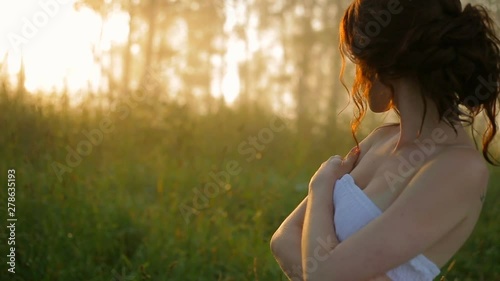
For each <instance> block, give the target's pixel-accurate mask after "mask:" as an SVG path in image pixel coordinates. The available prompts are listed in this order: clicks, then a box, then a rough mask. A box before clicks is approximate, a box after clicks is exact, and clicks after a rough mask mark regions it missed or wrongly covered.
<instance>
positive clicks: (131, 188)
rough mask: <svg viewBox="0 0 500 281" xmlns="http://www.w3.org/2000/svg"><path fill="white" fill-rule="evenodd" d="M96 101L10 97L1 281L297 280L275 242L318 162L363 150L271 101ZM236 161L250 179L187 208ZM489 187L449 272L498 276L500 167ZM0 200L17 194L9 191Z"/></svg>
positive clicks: (1, 138) (2, 96)
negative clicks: (117, 105)
mask: <svg viewBox="0 0 500 281" xmlns="http://www.w3.org/2000/svg"><path fill="white" fill-rule="evenodd" d="M96 99H97V98H96V97H94V98H88V100H86V101H83V103H82V104H81V105H79V106H77V107H68V108H66V107H64V106H61V101H60V98H57V99H55V100H53V99H52V98H47V95H41V96H38V95H28V96H27V95H19V93H16V92H15V91H10V92H7V91H6V89H5V88H4V89H3V90H2V91H1V92H0V124H2V134H0V155H2V160H1V161H0V170H2V171H6V170H7V169H12V168H14V169H16V175H17V191H16V211H17V217H18V222H17V224H16V226H17V227H16V239H17V240H16V258H17V267H16V272H17V273H16V275H15V277H14V279H12V276H11V275H7V271H6V270H2V271H1V272H0V279H1V280H41V281H43V280H47V281H48V280H50V281H55V280H86V281H88V280H182V281H184V280H285V277H284V276H283V274H282V273H281V271H280V269H279V267H278V265H277V264H276V263H275V261H274V259H273V257H272V256H271V253H270V250H269V239H270V237H271V235H272V233H273V231H274V230H275V229H276V228H277V227H278V225H279V224H280V223H281V222H282V220H283V219H284V218H285V217H286V216H287V215H288V214H289V213H290V211H291V210H292V209H293V208H294V207H295V206H296V205H297V204H298V203H299V202H300V201H301V199H302V198H303V197H304V196H305V195H306V186H307V182H308V180H309V178H310V176H311V175H312V173H313V172H314V170H315V169H316V168H317V165H319V163H321V162H322V161H323V160H324V159H325V158H326V157H327V156H329V155H331V154H333V153H339V154H341V153H346V152H347V151H348V150H349V148H350V147H352V145H353V140H352V139H351V137H350V132H349V130H348V126H347V124H346V126H345V127H344V128H342V127H341V128H338V129H337V130H338V131H337V132H336V133H335V134H334V135H332V136H331V137H330V139H328V141H325V138H324V137H323V136H322V135H321V134H316V135H313V136H312V137H311V138H309V139H304V138H303V137H302V135H300V134H298V132H297V130H296V129H293V127H292V126H291V124H292V123H291V122H290V120H288V119H286V118H285V119H279V120H278V119H276V117H277V116H276V115H275V114H274V113H273V112H271V111H268V110H266V109H259V110H258V112H259V113H258V114H251V115H249V114H247V113H244V112H245V110H236V109H234V108H231V107H227V106H225V105H224V104H223V103H219V104H220V107H219V108H218V110H217V111H215V112H214V113H207V114H204V115H200V114H198V113H196V112H195V111H194V110H192V109H191V108H190V107H189V106H187V105H179V104H176V103H166V104H163V105H162V107H155V103H151V102H148V101H147V99H144V100H143V102H138V103H135V104H134V103H129V104H131V105H133V107H132V106H131V107H130V111H129V114H128V115H124V114H123V112H121V114H120V112H118V111H117V110H115V109H113V108H112V107H96V106H93V105H91V104H95V103H96ZM97 104H99V103H97ZM278 117H279V116H278ZM106 118H109V120H111V123H110V124H111V126H109V127H110V128H112V129H111V131H110V132H107V133H105V132H102V140H101V141H100V142H97V140H98V138H96V137H95V136H94V137H90V138H89V137H87V136H85V134H84V133H83V132H84V131H85V132H96V130H100V128H102V121H103V120H105V119H106ZM158 120H160V121H158ZM271 122H276V123H272V124H274V126H272V125H271ZM282 124H287V127H286V129H284V130H280V131H278V130H275V131H272V130H270V131H271V132H272V134H270V136H264V137H263V139H266V140H269V142H268V143H267V144H264V143H263V142H260V145H263V147H262V148H259V149H262V150H261V151H258V150H257V149H255V150H254V152H255V153H247V152H243V153H241V152H242V150H240V151H239V148H238V147H239V146H241V145H242V143H243V144H245V143H247V144H248V143H250V141H251V137H254V136H256V137H257V138H258V136H259V134H262V132H263V131H265V130H266V128H267V129H269V128H276V127H278V125H279V127H281V125H282ZM267 132H269V130H268V131H267ZM262 136H263V135H261V137H262ZM93 138H94V139H93ZM331 138H333V140H331ZM92 139H93V140H94V141H95V143H96V145H92V149H91V152H90V153H89V154H88V155H84V156H82V160H81V163H79V164H78V165H75V166H74V167H71V171H66V172H65V173H63V174H62V175H60V176H61V177H60V179H59V176H58V175H57V172H56V170H54V163H56V162H57V163H60V164H62V165H67V166H68V167H69V166H70V165H69V164H68V162H67V160H66V157H67V155H68V150H67V147H70V148H73V149H75V150H77V149H78V146H79V145H80V144H81V143H83V142H84V141H89V140H92ZM331 143H333V145H330V144H331ZM244 147H245V149H246V150H248V147H250V146H244ZM82 151H85V149H83V150H82ZM87 151H88V149H87ZM257 152H258V153H257ZM231 161H232V162H233V163H234V162H236V163H237V165H238V167H239V171H238V173H237V174H234V175H230V176H229V177H227V178H226V180H225V183H224V185H223V186H224V188H220V189H219V191H218V192H215V193H214V192H212V191H211V194H214V196H211V197H213V198H208V200H207V201H208V203H207V204H208V205H207V206H202V207H199V206H198V207H196V209H197V210H196V213H183V212H181V206H183V205H184V206H186V205H187V206H190V207H193V206H195V205H194V204H195V203H193V202H194V201H193V200H198V201H197V202H198V203H199V202H201V203H200V204H202V205H203V204H205V203H203V202H202V201H200V199H199V198H198V199H196V197H195V196H196V194H197V193H196V191H195V190H197V191H199V192H201V193H205V191H204V188H205V187H206V185H207V184H208V183H210V182H215V180H214V179H213V178H212V177H211V173H215V174H219V175H220V173H221V172H222V171H228V169H227V168H226V165H227V163H229V162H231ZM0 180H2V181H3V182H6V174H2V175H1V176H0ZM490 185H491V186H490V189H489V193H488V196H487V200H486V204H485V207H484V212H483V214H482V216H481V220H480V221H479V223H478V225H477V228H476V230H475V231H474V233H473V235H472V237H471V238H470V239H469V241H468V242H467V244H466V245H465V246H464V247H463V249H462V250H461V251H460V252H459V253H458V254H457V255H456V256H455V258H454V260H453V267H451V269H450V271H449V272H447V271H446V267H445V268H443V274H445V279H443V280H499V278H500V273H499V270H498V263H496V261H498V260H499V258H500V250H499V245H500V236H499V235H498V233H500V232H499V230H500V229H499V224H498V222H497V218H498V216H499V214H500V209H499V208H498V204H496V202H497V200H499V199H500V198H499V196H500V186H499V185H500V173H499V171H498V169H496V170H495V173H494V176H493V177H492V180H491V182H490ZM198 194H199V193H198ZM0 197H1V198H0V200H1V201H2V202H5V201H6V198H5V197H6V194H5V192H2V193H1V196H0ZM186 214H187V215H186ZM0 219H2V220H3V221H5V220H6V213H5V212H2V215H1V216H0ZM5 235H7V232H6V231H3V232H2V233H1V237H0V239H1V240H2V241H6V238H7V237H5ZM0 252H2V253H6V252H7V244H6V243H1V244H0Z"/></svg>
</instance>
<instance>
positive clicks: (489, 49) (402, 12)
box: [340, 0, 500, 164]
mask: <svg viewBox="0 0 500 281" xmlns="http://www.w3.org/2000/svg"><path fill="white" fill-rule="evenodd" d="M499 45H500V40H499V39H498V37H497V35H496V33H495V24H494V22H493V20H492V18H491V17H490V16H489V15H488V12H487V11H486V9H485V8H484V7H483V6H480V5H474V6H473V5H471V4H468V5H466V6H465V8H463V9H462V4H461V2H460V0H419V1H415V0H413V1H412V0H399V1H398V0H355V1H354V2H353V3H351V5H350V6H349V7H348V8H347V10H346V12H345V14H344V16H343V18H342V21H341V25H340V52H341V55H342V71H341V78H342V77H343V73H344V69H345V57H348V58H349V59H350V60H351V61H353V62H354V63H355V64H356V78H355V81H354V85H353V87H352V91H350V92H351V96H352V98H353V100H354V103H355V105H356V108H357V111H356V113H355V120H354V121H353V123H352V126H351V127H352V133H353V136H354V138H355V140H356V142H357V139H356V131H357V128H358V127H359V124H360V122H361V120H362V119H363V117H364V115H365V113H366V108H367V104H366V103H367V101H366V95H367V91H368V89H369V86H370V83H371V81H372V80H373V79H378V80H379V81H380V82H381V83H383V84H385V85H386V86H388V87H389V88H390V89H391V90H392V91H394V89H393V88H392V86H391V85H390V83H389V82H388V81H390V79H396V78H401V77H414V78H416V79H417V81H418V82H419V84H420V85H421V87H422V91H421V93H422V101H423V103H424V118H425V114H426V111H427V103H426V99H425V98H426V97H427V98H429V99H430V100H432V101H433V102H434V103H435V105H436V107H437V110H438V112H439V116H440V120H442V121H444V122H446V123H447V124H448V125H450V126H452V127H453V124H455V123H456V122H466V123H467V124H469V125H471V128H472V130H474V127H473V122H474V119H475V117H476V116H477V115H478V114H479V113H481V112H484V113H485V115H486V117H487V128H486V130H485V132H484V133H483V138H482V144H483V150H482V154H483V156H484V157H485V159H486V160H487V161H488V162H489V163H491V164H495V163H494V162H493V159H492V158H491V155H490V154H489V152H488V149H489V147H490V145H491V143H492V141H493V139H494V137H495V135H496V134H497V131H498V124H497V122H496V120H495V119H496V116H497V115H498V108H497V107H498V103H499V100H500V96H499V92H500V84H499V82H500V81H499V80H500V50H499ZM348 91H349V90H348ZM396 112H397V110H396ZM424 118H422V123H421V126H423V122H424ZM453 128H454V127H453ZM455 132H456V131H455Z"/></svg>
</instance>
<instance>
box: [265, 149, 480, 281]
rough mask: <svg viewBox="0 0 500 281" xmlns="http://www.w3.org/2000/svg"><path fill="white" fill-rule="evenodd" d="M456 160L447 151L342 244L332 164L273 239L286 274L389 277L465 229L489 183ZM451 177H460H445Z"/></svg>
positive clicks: (347, 279)
mask: <svg viewBox="0 0 500 281" xmlns="http://www.w3.org/2000/svg"><path fill="white" fill-rule="evenodd" d="M450 157H452V155H450V154H449V153H446V154H444V155H442V157H440V158H439V159H435V160H432V161H430V162H429V163H427V164H426V165H425V166H424V167H422V169H421V170H420V171H419V172H418V173H417V174H416V175H415V176H414V178H413V179H412V180H411V181H410V183H409V184H408V186H407V187H406V188H405V190H404V191H403V192H402V193H401V195H400V196H399V198H398V200H396V202H394V203H393V205H391V207H389V208H388V209H387V210H386V211H385V212H384V213H383V214H382V215H381V216H379V217H378V218H376V219H375V220H373V221H372V222H370V223H369V224H368V225H367V226H366V227H364V228H363V229H361V230H360V231H358V232H357V233H355V234H353V235H352V236H351V237H349V238H348V239H346V240H345V241H343V242H342V243H341V244H339V243H338V240H337V238H336V236H335V232H334V225H333V202H332V192H333V188H331V187H332V186H334V183H335V181H336V179H337V178H338V176H336V175H335V174H336V172H335V169H337V168H338V166H336V165H338V164H336V163H329V162H330V161H327V162H325V163H324V164H323V165H322V166H321V168H320V169H319V170H318V172H317V173H316V174H315V176H314V177H313V179H312V180H311V184H310V190H309V195H308V196H307V197H306V198H305V199H304V200H303V201H302V203H300V205H299V206H298V207H297V208H296V209H295V210H294V211H293V212H292V213H291V214H290V216H289V217H288V218H287V219H286V220H285V221H284V222H283V224H282V225H281V226H280V228H279V229H278V230H277V231H276V233H275V234H274V235H273V238H272V239H271V248H272V251H273V254H274V255H275V257H276V259H277V261H278V263H279V264H280V266H281V268H282V269H283V271H284V272H285V273H286V274H287V276H288V277H289V278H290V279H291V280H321V281H323V280H332V281H359V280H373V279H376V280H389V279H388V278H387V277H385V272H387V271H389V270H391V269H393V268H396V267H397V266H399V265H401V264H403V263H405V262H407V261H408V260H410V259H412V258H413V257H415V256H417V255H418V254H421V253H423V252H424V251H425V250H426V249H427V248H429V247H430V246H432V245H433V244H434V243H435V242H437V241H438V240H439V239H440V238H441V237H443V236H444V235H446V234H447V233H448V232H449V231H451V230H452V229H453V228H454V227H455V226H457V225H458V224H460V223H461V222H462V221H463V220H464V219H465V218H466V216H467V210H468V209H469V207H470V204H471V201H472V200H471V199H470V198H475V197H477V198H479V196H480V192H481V190H482V188H483V187H484V186H486V185H487V181H488V170H487V169H485V168H484V166H483V165H479V164H477V163H463V162H462V163H460V162H458V163H457V161H456V159H455V158H453V159H451V158H450ZM453 157H457V156H456V155H455V156H453ZM462 159H464V158H462ZM465 159H467V157H466V158H465ZM451 160H454V161H451ZM450 163H456V164H450ZM447 174H454V175H457V176H455V177H443V175H447ZM328 186H330V188H328ZM478 186H479V188H478ZM304 269H305V270H304ZM384 278H385V279H384Z"/></svg>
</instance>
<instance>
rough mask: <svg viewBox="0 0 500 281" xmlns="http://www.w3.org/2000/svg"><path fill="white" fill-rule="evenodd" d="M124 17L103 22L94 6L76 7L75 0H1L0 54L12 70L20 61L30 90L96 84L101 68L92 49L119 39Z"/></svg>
mask: <svg viewBox="0 0 500 281" xmlns="http://www.w3.org/2000/svg"><path fill="white" fill-rule="evenodd" d="M127 21H128V19H127V18H126V17H124V16H123V15H120V14H116V15H112V16H111V17H110V18H109V20H108V21H106V22H105V23H104V25H103V23H102V19H101V17H100V16H98V15H97V14H96V13H95V12H93V11H91V10H89V9H86V8H82V9H79V10H78V11H77V10H76V9H75V6H74V1H68V0H65V1H62V0H52V1H33V0H29V1H7V0H1V1H0V28H1V31H2V34H5V35H6V36H4V37H3V38H2V39H1V41H0V55H1V56H2V57H7V68H8V73H9V75H10V76H15V75H16V74H17V73H18V72H19V69H20V66H21V61H23V62H24V67H25V72H26V88H27V89H28V90H29V91H37V90H41V91H51V90H53V89H55V90H61V89H63V88H64V87H68V89H69V90H70V92H75V91H78V90H81V89H85V88H87V87H88V85H89V84H91V85H93V86H97V84H98V82H99V79H100V78H99V77H100V73H99V67H98V66H97V65H96V63H95V60H94V54H93V53H92V49H93V47H97V49H96V48H94V49H96V50H98V49H99V48H101V49H103V50H105V49H106V48H109V46H111V45H112V44H117V43H123V42H124V40H125V39H126V36H127V34H128V28H127V26H128V25H127V24H126V22H127ZM124 23H125V24H124ZM102 26H103V27H104V28H103V30H102V36H101V27H102Z"/></svg>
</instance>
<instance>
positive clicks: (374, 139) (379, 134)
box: [360, 123, 399, 150]
mask: <svg viewBox="0 0 500 281" xmlns="http://www.w3.org/2000/svg"><path fill="white" fill-rule="evenodd" d="M398 132H399V123H389V124H383V125H381V126H379V127H377V128H375V129H374V130H373V131H372V132H371V133H370V134H369V135H368V136H367V137H366V138H365V139H363V141H362V142H361V143H360V146H361V150H363V148H364V149H365V150H368V149H370V148H371V147H372V146H373V145H375V144H377V143H380V142H383V141H385V140H387V138H389V137H391V136H394V135H395V134H397V133H398Z"/></svg>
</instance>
